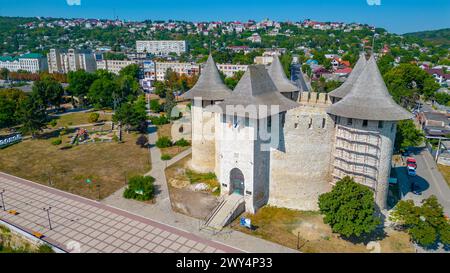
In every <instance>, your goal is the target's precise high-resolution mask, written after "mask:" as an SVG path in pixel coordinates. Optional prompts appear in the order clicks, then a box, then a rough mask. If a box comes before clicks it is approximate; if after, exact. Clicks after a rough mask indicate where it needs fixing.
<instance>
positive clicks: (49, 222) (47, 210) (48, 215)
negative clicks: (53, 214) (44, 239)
mask: <svg viewBox="0 0 450 273" xmlns="http://www.w3.org/2000/svg"><path fill="white" fill-rule="evenodd" d="M51 209H52V207H48V208H43V210H44V211H45V212H47V217H48V225H49V226H50V230H52V222H51V221H50V210H51Z"/></svg>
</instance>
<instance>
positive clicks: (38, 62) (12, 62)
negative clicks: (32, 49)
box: [0, 53, 48, 73]
mask: <svg viewBox="0 0 450 273" xmlns="http://www.w3.org/2000/svg"><path fill="white" fill-rule="evenodd" d="M1 68H6V69H8V70H9V71H12V72H17V71H19V70H24V71H27V72H30V73H38V72H41V71H47V70H48V65H47V60H46V58H45V57H44V56H43V55H41V54H37V53H28V54H24V55H21V56H18V57H10V56H7V57H3V56H0V69H1Z"/></svg>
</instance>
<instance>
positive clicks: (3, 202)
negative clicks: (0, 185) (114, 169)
mask: <svg viewBox="0 0 450 273" xmlns="http://www.w3.org/2000/svg"><path fill="white" fill-rule="evenodd" d="M3 193H5V189H2V191H0V196H1V197H2V208H3V211H6V208H5V199H4V197H3Z"/></svg>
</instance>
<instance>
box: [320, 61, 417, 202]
mask: <svg viewBox="0 0 450 273" xmlns="http://www.w3.org/2000/svg"><path fill="white" fill-rule="evenodd" d="M355 72H356V73H357V74H356V76H353V77H351V78H349V79H348V80H350V82H349V83H348V84H347V85H345V86H344V87H345V88H341V91H345V92H344V94H342V95H343V96H342V97H338V99H339V101H337V102H336V101H335V103H334V104H333V105H331V106H330V107H329V108H328V110H327V112H328V113H329V114H330V115H332V116H333V117H334V119H335V123H336V134H335V140H334V149H333V160H332V164H333V172H332V176H333V182H334V183H335V182H336V181H337V180H339V179H342V178H343V177H345V176H350V177H353V178H354V179H355V181H356V182H358V183H361V184H363V185H366V186H368V187H370V188H371V189H372V190H373V191H374V194H375V201H376V204H377V205H378V207H379V209H381V210H383V209H386V207H387V196H388V188H389V176H390V171H391V159H392V153H393V149H394V142H395V134H396V124H397V122H398V121H400V120H405V119H409V118H411V117H412V115H411V114H410V113H409V112H408V111H406V110H405V109H403V108H402V107H400V106H399V105H398V104H396V103H395V102H394V100H393V99H392V97H391V96H390V95H389V92H388V90H387V87H386V84H385V83H384V81H383V78H382V76H381V73H380V71H379V70H378V67H377V64H376V61H375V59H374V57H373V56H372V57H370V59H369V60H368V61H367V62H366V61H365V60H362V59H360V60H359V61H358V64H357V66H356V67H355V71H354V72H353V73H355ZM335 93H336V92H335ZM345 93H346V94H345ZM330 95H331V96H332V95H334V94H330Z"/></svg>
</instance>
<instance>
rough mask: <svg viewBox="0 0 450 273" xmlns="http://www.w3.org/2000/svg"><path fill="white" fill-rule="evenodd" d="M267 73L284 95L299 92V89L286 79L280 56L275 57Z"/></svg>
mask: <svg viewBox="0 0 450 273" xmlns="http://www.w3.org/2000/svg"><path fill="white" fill-rule="evenodd" d="M267 72H268V73H269V76H270V78H271V79H272V81H273V83H274V84H275V86H276V87H277V89H278V91H280V92H282V93H285V92H297V91H299V88H298V87H297V86H295V85H294V84H293V83H292V82H291V81H290V80H289V79H288V78H287V77H286V74H285V73H284V69H283V66H282V65H281V62H280V59H279V58H278V55H276V54H275V55H274V56H273V61H272V64H271V65H270V66H269V69H268V71H267Z"/></svg>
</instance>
